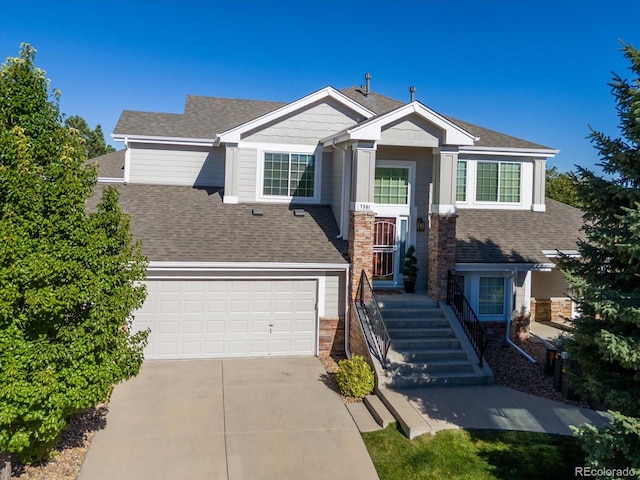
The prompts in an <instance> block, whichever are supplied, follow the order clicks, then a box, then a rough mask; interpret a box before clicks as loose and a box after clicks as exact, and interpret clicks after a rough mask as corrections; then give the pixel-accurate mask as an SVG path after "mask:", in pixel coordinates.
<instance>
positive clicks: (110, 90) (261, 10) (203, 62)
mask: <svg viewBox="0 0 640 480" xmlns="http://www.w3.org/2000/svg"><path fill="white" fill-rule="evenodd" d="M639 18H640V1H637V0H606V1H600V0H531V1H529V0H460V1H458V0H450V1H446V0H422V1H418V0H395V1H378V0H368V1H361V0H359V1H350V0H342V1H334V0H323V1H314V0H301V1H297V2H290V1H280V2H278V1H271V2H266V1H251V0H248V1H243V2H229V1H225V2H218V1H195V0H181V1H175V0H154V1H151V0H137V1H136V0H130V1H120V0H108V1H99V0H92V1H86V0H83V1H76V0H67V1H65V0H61V1H55V2H53V1H50V0H46V1H44V0H43V1H40V0H21V1H16V0H0V57H1V58H2V61H4V59H6V57H8V56H16V55H17V54H18V49H19V44H20V42H28V43H31V44H32V45H33V46H34V47H35V48H36V49H37V50H38V54H37V57H36V63H37V65H38V66H39V67H40V68H43V69H44V70H46V71H47V75H48V77H49V78H50V79H51V82H52V87H54V88H57V89H59V90H60V91H61V92H62V99H61V109H62V111H63V112H64V113H66V114H67V115H80V116H82V117H84V118H85V119H86V120H87V122H88V123H89V124H90V126H92V127H93V126H95V125H96V124H98V123H99V124H101V125H102V127H103V129H104V131H105V133H108V134H110V133H111V131H112V130H113V127H114V126H115V124H116V122H117V120H118V117H119V115H120V113H121V111H122V110H124V109H128V110H144V111H156V112H171V113H180V112H182V110H183V108H184V101H185V96H186V95H187V94H196V95H208V96H220V97H231V98H254V99H261V100H277V101H292V100H295V99H297V98H300V97H302V96H304V95H306V94H308V93H310V92H312V91H315V90H318V89H320V88H322V87H324V86H326V85H331V86H334V87H336V88H344V87H348V86H353V85H360V84H362V83H363V82H364V74H365V72H371V74H372V77H373V79H372V89H373V90H374V91H375V92H377V93H381V94H383V95H388V96H391V97H394V98H397V99H400V100H408V99H409V86H410V85H415V86H416V88H417V92H416V98H417V99H418V100H420V101H421V102H423V103H424V104H426V105H427V106H429V107H431V108H433V109H434V110H436V111H438V112H441V113H444V114H448V115H452V116H454V117H458V118H460V119H463V120H466V121H468V122H472V123H476V124H479V125H482V126H484V127H487V128H492V129H494V130H498V131H501V132H504V133H508V134H510V135H514V136H517V137H521V138H524V139H527V140H530V141H533V142H537V143H540V144H543V145H547V146H551V147H554V148H558V149H560V150H561V153H560V154H559V155H558V156H557V157H556V158H555V159H552V160H551V161H550V165H555V166H557V167H558V168H559V169H560V170H562V171H566V170H570V169H572V168H573V165H574V164H580V165H583V166H586V167H590V168H593V166H594V165H595V163H596V162H597V152H596V151H595V150H594V148H593V147H592V145H591V144H590V142H589V141H588V140H587V139H585V137H586V136H587V134H588V133H589V129H588V125H591V126H592V127H593V128H595V129H597V130H600V131H603V132H605V133H607V134H610V135H614V136H617V135H618V129H617V125H618V122H617V117H616V114H615V108H614V107H615V106H614V101H613V97H612V96H611V94H610V89H609V87H608V86H607V82H609V81H610V79H611V72H612V71H615V72H617V73H618V74H620V75H621V76H623V77H629V75H630V72H629V70H628V66H629V63H628V61H626V60H625V59H624V58H623V57H622V54H621V53H620V52H619V48H620V44H619V42H618V41H619V40H623V41H624V42H626V43H631V44H633V45H634V46H636V47H640V26H639V25H640V23H639V22H640V21H639V20H638V19H639ZM114 145H116V146H118V144H114Z"/></svg>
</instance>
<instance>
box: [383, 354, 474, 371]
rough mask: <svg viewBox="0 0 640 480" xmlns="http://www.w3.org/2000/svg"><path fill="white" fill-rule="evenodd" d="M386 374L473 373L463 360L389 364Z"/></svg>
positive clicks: (471, 368) (471, 366)
mask: <svg viewBox="0 0 640 480" xmlns="http://www.w3.org/2000/svg"><path fill="white" fill-rule="evenodd" d="M387 372H392V373H393V375H407V374H410V373H414V372H415V373H435V374H444V373H475V370H474V368H473V365H472V364H471V362H469V360H467V359H466V358H465V359H464V360H432V361H429V362H407V363H404V362H403V363H391V364H390V365H389V367H388V368H387Z"/></svg>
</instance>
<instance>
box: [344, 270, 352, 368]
mask: <svg viewBox="0 0 640 480" xmlns="http://www.w3.org/2000/svg"><path fill="white" fill-rule="evenodd" d="M345 280H346V282H344V284H345V286H344V294H345V295H344V303H345V305H344V353H345V354H346V355H347V358H349V359H351V346H350V345H349V332H350V329H351V299H350V298H349V282H350V281H351V264H349V265H347V270H346V278H345Z"/></svg>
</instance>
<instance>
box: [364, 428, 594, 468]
mask: <svg viewBox="0 0 640 480" xmlns="http://www.w3.org/2000/svg"><path fill="white" fill-rule="evenodd" d="M362 437H363V438H364V443H365V444H366V445H367V449H368V450H369V454H370V455H371V458H372V460H373V463H374V465H375V467H376V470H377V471H378V475H379V476H380V480H398V479H413V480H427V479H450V478H455V479H461V480H462V479H470V480H471V479H473V480H485V479H487V480H489V479H513V478H527V479H544V480H555V479H558V480H566V479H567V478H574V467H575V466H576V465H584V453H583V452H582V450H581V448H580V443H579V441H578V440H577V439H576V438H573V437H567V436H562V435H549V434H545V433H531V432H510V431H503V430H443V431H441V432H438V433H437V434H435V435H422V436H420V437H418V438H415V439H414V440H408V439H407V438H406V437H405V436H404V435H402V433H401V432H400V431H399V430H398V429H397V427H396V426H395V425H391V426H389V427H387V428H385V429H384V430H379V431H377V432H370V433H363V434H362Z"/></svg>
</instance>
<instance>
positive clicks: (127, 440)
mask: <svg viewBox="0 0 640 480" xmlns="http://www.w3.org/2000/svg"><path fill="white" fill-rule="evenodd" d="M325 375H326V374H325V371H324V368H323V367H322V364H321V363H320V361H319V360H318V359H317V358H280V359H261V360H194V361H149V362H146V363H145V364H144V365H143V367H142V370H141V372H140V374H139V375H138V377H136V378H134V379H131V380H129V381H127V382H126V383H124V384H121V385H118V386H117V387H116V388H115V391H114V393H113V395H112V398H111V402H110V403H109V413H108V415H107V425H106V428H105V429H104V430H101V431H99V432H97V433H96V435H95V437H94V439H93V442H92V444H91V447H90V448H89V452H88V454H87V457H86V459H85V462H84V464H83V466H82V469H81V471H80V476H79V479H80V480H107V479H109V480H112V479H117V480H129V479H131V480H133V479H135V480H139V479H154V480H163V479H172V480H173V479H176V478H188V479H192V480H198V479H202V480H204V479H207V480H209V479H212V480H216V479H221V480H245V479H265V480H267V479H278V480H287V479H291V480H293V479H296V480H297V479H318V480H323V479H327V480H329V479H330V480H336V479H353V478H358V479H365V480H367V479H371V480H374V479H377V478H378V476H377V474H376V471H375V468H374V466H373V463H372V462H371V459H370V457H369V454H368V452H367V449H366V447H365V445H364V442H363V441H362V438H361V437H360V434H359V432H358V429H357V427H356V426H355V424H354V422H353V420H352V418H351V416H350V415H349V413H348V411H347V409H346V407H345V406H344V404H343V402H342V400H341V399H340V396H339V395H338V394H337V393H336V392H334V391H332V390H331V389H330V388H329V387H328V386H327V385H326V384H325V383H324V380H325V378H326V377H325Z"/></svg>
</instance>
